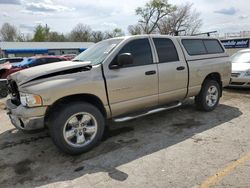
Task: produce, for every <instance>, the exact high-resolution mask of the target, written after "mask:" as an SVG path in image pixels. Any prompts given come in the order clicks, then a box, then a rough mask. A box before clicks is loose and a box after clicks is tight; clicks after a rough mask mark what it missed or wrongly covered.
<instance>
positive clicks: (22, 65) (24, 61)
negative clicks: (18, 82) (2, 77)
mask: <svg viewBox="0 0 250 188" xmlns="http://www.w3.org/2000/svg"><path fill="white" fill-rule="evenodd" d="M32 61H33V58H27V59H24V60H23V61H21V62H19V63H14V64H12V67H28V66H29V65H30V63H31V62H32Z"/></svg>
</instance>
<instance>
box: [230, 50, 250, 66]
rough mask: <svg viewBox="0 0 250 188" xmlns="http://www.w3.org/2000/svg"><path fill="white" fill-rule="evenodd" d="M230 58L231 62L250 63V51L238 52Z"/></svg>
mask: <svg viewBox="0 0 250 188" xmlns="http://www.w3.org/2000/svg"><path fill="white" fill-rule="evenodd" d="M231 59H232V63H250V52H238V53H236V54H234V55H233V56H232V57H231Z"/></svg>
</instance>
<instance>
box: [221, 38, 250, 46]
mask: <svg viewBox="0 0 250 188" xmlns="http://www.w3.org/2000/svg"><path fill="white" fill-rule="evenodd" d="M221 43H222V44H223V45H224V47H225V48H249V39H230V40H221Z"/></svg>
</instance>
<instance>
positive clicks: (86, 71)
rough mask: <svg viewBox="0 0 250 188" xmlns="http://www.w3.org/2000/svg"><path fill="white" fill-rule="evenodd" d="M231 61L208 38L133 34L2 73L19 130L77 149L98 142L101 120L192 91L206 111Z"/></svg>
mask: <svg viewBox="0 0 250 188" xmlns="http://www.w3.org/2000/svg"><path fill="white" fill-rule="evenodd" d="M230 76H231V62H230V60H229V57H228V55H227V53H226V52H225V50H224V48H223V46H222V45H221V43H220V41H219V40H217V39H212V38H196V37H171V36H161V35H138V36H130V37H120V38H113V39H108V40H104V41H102V42H99V43H97V44H95V45H93V46H92V47H90V48H89V49H87V50H86V51H84V52H83V53H81V54H80V55H78V56H77V57H76V58H75V59H74V60H73V62H71V63H68V62H62V63H54V64H53V65H42V66H40V67H34V68H31V69H27V70H23V71H21V72H17V73H15V74H12V75H10V76H9V77H8V83H9V87H10V91H11V93H12V98H11V99H9V100H7V103H6V106H7V111H8V114H9V117H10V119H11V122H12V124H13V125H14V126H16V127H17V128H18V129H20V130H32V129H39V128H44V127H47V128H48V129H49V131H50V135H51V137H52V140H53V141H54V143H55V144H56V146H58V147H59V148H60V149H61V150H62V151H64V152H66V153H69V154H80V153H83V152H86V151H88V150H90V149H91V148H93V147H94V146H96V145H97V144H98V142H99V141H100V140H101V138H102V135H103V132H104V127H105V120H106V119H110V120H113V121H115V122H122V121H128V120H131V119H134V118H138V117H141V116H144V115H148V114H153V113H155V112H159V111H162V110H167V109H171V108H175V107H178V106H180V105H181V103H182V101H183V100H184V99H186V98H188V97H193V96H195V103H196V105H197V107H198V109H200V110H203V111H212V110H214V109H215V108H216V106H217V105H218V103H219V100H220V97H221V96H222V88H223V87H224V86H228V84H229V81H230Z"/></svg>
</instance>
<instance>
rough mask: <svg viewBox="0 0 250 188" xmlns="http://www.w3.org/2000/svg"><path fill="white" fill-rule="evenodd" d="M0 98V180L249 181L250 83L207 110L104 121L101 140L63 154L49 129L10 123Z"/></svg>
mask: <svg viewBox="0 0 250 188" xmlns="http://www.w3.org/2000/svg"><path fill="white" fill-rule="evenodd" d="M1 102H3V100H1V101H0V125H1V126H0V187H14V186H16V187H24V186H26V187H73V186H74V187H84V188H86V187H143V188H145V187H209V186H212V187H216V188H217V187H250V177H249V174H250V90H240V91H238V90H226V92H225V93H224V96H223V99H222V101H221V105H220V106H219V107H218V108H217V109H216V110H215V111H214V112H211V113H203V112H199V111H197V110H195V108H194V105H193V102H192V100H189V101H187V104H185V105H184V106H182V107H181V108H178V109H174V110H171V111H165V112H161V113H158V114H155V115H151V116H148V117H144V118H141V119H137V120H133V121H130V122H126V123H121V124H115V123H108V125H109V131H107V134H106V138H105V140H104V141H103V142H102V143H101V144H100V145H99V146H98V147H97V148H95V149H94V150H92V151H91V152H89V153H86V154H83V155H81V156H77V157H72V156H68V155H65V154H62V153H61V152H60V151H58V150H57V148H56V147H55V146H54V145H53V143H52V142H51V140H50V138H49V136H48V133H47V132H46V131H44V132H39V133H35V134H24V133H22V132H19V131H17V130H15V129H13V127H12V125H11V124H10V122H9V120H8V118H7V116H6V115H5V112H4V110H3V108H4V105H2V104H1Z"/></svg>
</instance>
